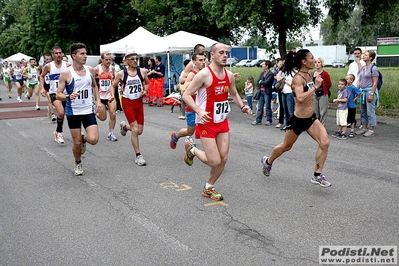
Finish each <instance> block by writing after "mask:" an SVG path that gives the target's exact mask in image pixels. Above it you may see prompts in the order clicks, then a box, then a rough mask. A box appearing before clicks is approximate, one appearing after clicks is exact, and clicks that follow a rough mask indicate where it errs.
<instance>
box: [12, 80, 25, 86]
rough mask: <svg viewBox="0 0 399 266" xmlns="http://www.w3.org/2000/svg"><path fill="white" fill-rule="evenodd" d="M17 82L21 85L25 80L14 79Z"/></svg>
mask: <svg viewBox="0 0 399 266" xmlns="http://www.w3.org/2000/svg"><path fill="white" fill-rule="evenodd" d="M14 82H15V83H17V82H18V83H19V84H20V85H21V86H22V85H23V84H24V80H23V79H14Z"/></svg>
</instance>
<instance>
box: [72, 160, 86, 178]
mask: <svg viewBox="0 0 399 266" xmlns="http://www.w3.org/2000/svg"><path fill="white" fill-rule="evenodd" d="M73 173H74V174H75V175H76V176H78V175H83V173H84V171H83V168H82V163H78V164H75V168H74V169H73Z"/></svg>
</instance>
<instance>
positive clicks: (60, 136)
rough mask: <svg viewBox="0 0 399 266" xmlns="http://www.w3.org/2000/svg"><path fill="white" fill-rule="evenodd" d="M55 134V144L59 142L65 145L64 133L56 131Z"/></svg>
mask: <svg viewBox="0 0 399 266" xmlns="http://www.w3.org/2000/svg"><path fill="white" fill-rule="evenodd" d="M53 134H54V137H55V139H54V141H55V142H57V143H58V144H64V143H65V141H64V133H62V132H57V131H54V132H53Z"/></svg>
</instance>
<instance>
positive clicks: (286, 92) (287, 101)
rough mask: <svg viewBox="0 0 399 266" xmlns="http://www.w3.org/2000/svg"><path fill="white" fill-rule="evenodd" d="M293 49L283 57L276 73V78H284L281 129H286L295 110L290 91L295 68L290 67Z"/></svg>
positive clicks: (295, 71) (293, 55) (292, 60)
mask: <svg viewBox="0 0 399 266" xmlns="http://www.w3.org/2000/svg"><path fill="white" fill-rule="evenodd" d="M295 54H296V52H294V51H289V52H288V54H286V56H285V57H284V64H283V66H282V67H281V70H280V71H279V73H278V74H277V80H278V81H279V80H281V79H282V78H284V79H285V84H284V88H283V89H282V91H281V93H282V97H281V98H282V104H283V108H284V115H285V126H284V127H282V128H281V129H282V130H285V129H286V126H287V125H288V124H289V121H290V118H291V116H293V115H294V111H295V100H294V94H293V92H292V79H293V78H294V76H295V74H296V73H297V70H295V69H294V68H292V65H293V64H294V60H295Z"/></svg>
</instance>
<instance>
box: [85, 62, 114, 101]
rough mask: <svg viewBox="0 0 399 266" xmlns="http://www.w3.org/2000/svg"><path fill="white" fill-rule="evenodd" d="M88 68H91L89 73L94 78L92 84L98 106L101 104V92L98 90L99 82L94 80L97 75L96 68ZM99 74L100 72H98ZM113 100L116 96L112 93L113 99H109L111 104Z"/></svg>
mask: <svg viewBox="0 0 399 266" xmlns="http://www.w3.org/2000/svg"><path fill="white" fill-rule="evenodd" d="M88 68H89V71H90V74H91V76H92V77H93V78H92V82H91V86H92V87H93V93H94V100H95V101H96V103H97V104H98V103H99V102H100V91H99V89H98V86H97V82H96V80H95V79H94V77H95V74H96V73H95V70H94V68H92V67H88ZM97 73H98V72H97ZM113 99H114V95H113V94H112V93H111V98H110V99H108V100H109V101H110V102H112V100H113Z"/></svg>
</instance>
